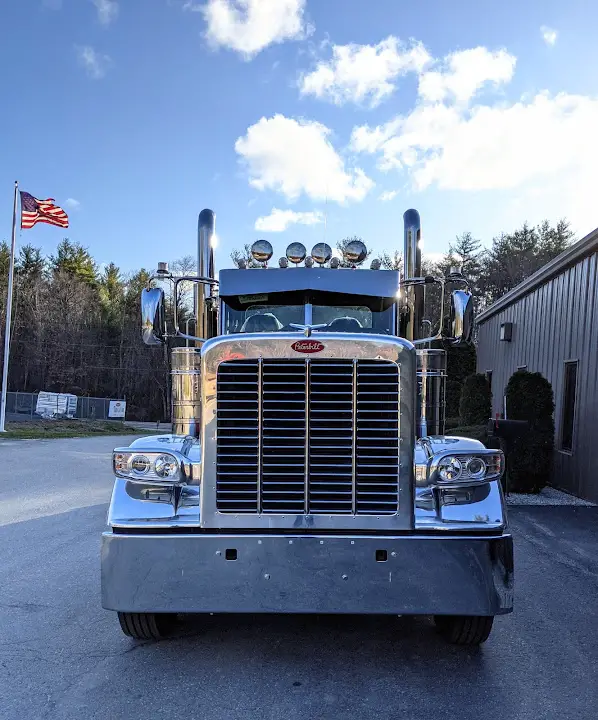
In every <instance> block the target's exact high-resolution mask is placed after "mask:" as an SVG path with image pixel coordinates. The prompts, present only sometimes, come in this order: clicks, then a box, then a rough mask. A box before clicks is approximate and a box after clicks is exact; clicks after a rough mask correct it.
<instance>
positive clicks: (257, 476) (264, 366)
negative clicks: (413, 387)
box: [216, 358, 400, 515]
mask: <svg viewBox="0 0 598 720" xmlns="http://www.w3.org/2000/svg"><path fill="white" fill-rule="evenodd" d="M399 386H400V382H399V366H398V365H397V364H395V363H393V362H388V361H382V360H334V361H329V360H314V359H311V358H306V359H300V360H277V359H264V360H233V361H228V362H223V363H221V364H220V366H219V368H218V380H217V456H216V465H217V467H216V471H217V478H216V506H217V508H218V510H219V511H220V512H233V513H250V514H255V513H260V514H268V513H270V514H290V515H298V514H314V515H318V514H326V515H330V514H339V515H380V514H385V515H394V514H395V513H396V512H397V507H398V477H399Z"/></svg>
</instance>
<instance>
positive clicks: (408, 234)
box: [401, 209, 446, 438]
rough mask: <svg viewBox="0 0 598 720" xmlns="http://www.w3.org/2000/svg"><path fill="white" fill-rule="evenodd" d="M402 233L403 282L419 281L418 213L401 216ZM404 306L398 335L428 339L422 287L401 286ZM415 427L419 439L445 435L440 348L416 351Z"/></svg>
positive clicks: (443, 357) (443, 368) (443, 370)
mask: <svg viewBox="0 0 598 720" xmlns="http://www.w3.org/2000/svg"><path fill="white" fill-rule="evenodd" d="M403 223H404V229H405V236H404V251H403V252H404V254H403V280H404V281H406V280H412V279H414V278H421V277H422V275H423V273H422V237H421V220H420V217H419V213H418V212H417V210H413V209H411V210H407V212H405V214H404V215H403ZM404 293H405V296H404V297H405V300H404V302H405V305H404V307H403V308H402V315H403V317H402V321H401V335H403V337H405V338H406V339H407V340H410V341H411V342H416V341H418V340H422V338H426V337H427V336H429V334H430V333H429V332H424V326H425V325H426V323H427V321H426V320H425V319H424V313H425V285H423V284H412V285H410V284H404ZM417 387H418V396H417V427H416V433H417V436H418V437H420V438H421V437H427V436H428V435H442V434H443V433H444V415H445V404H446V403H445V396H446V352H445V351H444V350H442V349H441V348H436V349H418V350H417Z"/></svg>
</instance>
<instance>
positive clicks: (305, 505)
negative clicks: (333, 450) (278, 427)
mask: <svg viewBox="0 0 598 720" xmlns="http://www.w3.org/2000/svg"><path fill="white" fill-rule="evenodd" d="M309 398H310V359H309V358H306V359H305V459H304V462H305V484H304V493H305V498H304V501H303V509H304V512H305V514H306V515H307V514H308V513H309V419H310V412H309V408H310V402H309Z"/></svg>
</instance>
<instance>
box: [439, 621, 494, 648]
mask: <svg viewBox="0 0 598 720" xmlns="http://www.w3.org/2000/svg"><path fill="white" fill-rule="evenodd" d="M434 622H435V623H436V627H437V628H438V632H439V633H440V634H441V635H442V637H443V638H444V639H445V640H448V642H450V643H453V644H455V645H481V644H482V643H483V642H486V640H488V636H489V635H490V631H491V630H492V623H493V622H494V617H493V616H492V615H436V616H435V617H434Z"/></svg>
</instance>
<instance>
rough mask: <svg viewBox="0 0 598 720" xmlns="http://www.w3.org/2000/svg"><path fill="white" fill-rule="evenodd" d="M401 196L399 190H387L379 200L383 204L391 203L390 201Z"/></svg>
mask: <svg viewBox="0 0 598 720" xmlns="http://www.w3.org/2000/svg"><path fill="white" fill-rule="evenodd" d="M398 194H399V191H398V190H385V191H384V192H383V193H382V194H381V195H380V197H379V198H378V200H382V202H389V201H390V200H394V198H396V196H397V195H398Z"/></svg>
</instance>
